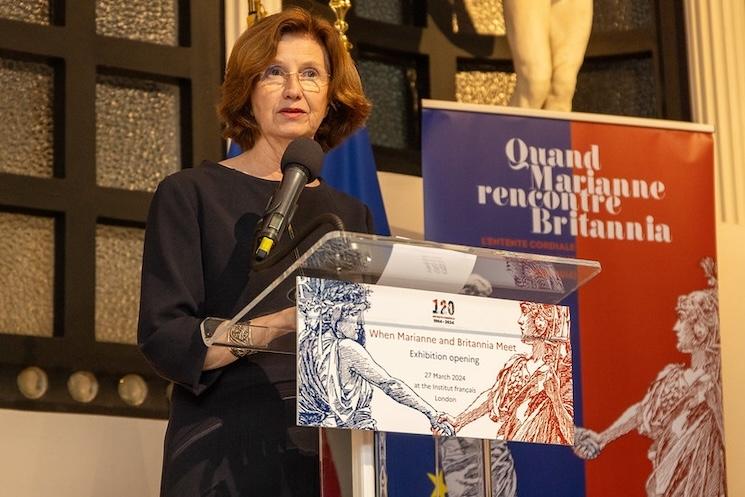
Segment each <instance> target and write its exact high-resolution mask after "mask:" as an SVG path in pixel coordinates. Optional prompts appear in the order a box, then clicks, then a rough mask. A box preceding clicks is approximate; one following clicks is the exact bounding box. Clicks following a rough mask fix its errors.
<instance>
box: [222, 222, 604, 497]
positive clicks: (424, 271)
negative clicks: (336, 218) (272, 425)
mask: <svg viewBox="0 0 745 497" xmlns="http://www.w3.org/2000/svg"><path fill="white" fill-rule="evenodd" d="M402 254H403V256H404V264H403V265H402V264H401V260H402V259H401V258H402ZM405 257H408V259H405ZM463 259H467V260H468V261H469V263H468V264H467V265H466V267H468V268H469V271H470V274H468V275H467V277H465V275H461V280H462V281H464V282H465V283H464V284H462V285H457V286H458V287H457V288H452V281H450V282H449V283H444V281H445V280H447V276H448V275H447V274H443V273H447V272H448V267H449V263H450V262H451V261H458V260H463ZM407 261H408V262H407ZM471 261H473V264H472V266H471V263H470V262H471ZM470 268H472V269H470ZM599 272H600V264H599V263H598V262H596V261H589V260H580V259H571V258H562V257H552V256H545V255H536V254H526V253H517V252H509V251H502V250H491V249H483V248H475V247H466V246H460V245H449V244H442V243H434V242H427V241H418V240H409V239H404V238H392V237H384V236H376V235H368V234H361V233H352V232H340V231H333V232H330V233H327V234H326V235H324V236H323V237H322V238H321V239H320V240H318V242H316V243H315V244H314V245H313V246H312V247H311V248H310V249H308V250H307V251H306V252H305V253H304V254H302V255H301V256H300V257H299V258H298V259H297V260H296V261H294V262H293V263H292V264H291V265H289V267H287V268H286V269H285V270H284V271H283V272H282V274H281V275H280V276H279V277H277V278H276V279H275V280H274V281H273V282H272V283H271V284H269V285H268V286H267V287H266V288H265V289H264V290H263V291H262V292H261V293H260V294H259V295H257V296H256V297H255V298H254V299H253V300H252V301H251V302H249V303H248V305H246V306H245V307H244V308H243V309H242V310H241V311H240V312H239V313H238V314H236V315H235V316H234V317H233V318H232V319H231V321H230V324H231V325H232V324H236V323H240V322H241V321H245V320H247V319H248V317H252V316H260V315H263V314H267V313H269V312H274V311H277V310H279V309H282V308H287V307H292V306H294V288H295V278H296V277H297V276H307V277H314V278H325V279H332V280H345V281H353V282H358V283H367V284H378V283H379V282H380V283H384V284H385V285H386V286H394V287H400V288H410V289H418V290H435V291H450V292H451V293H463V294H471V295H480V296H485V297H492V298H501V299H509V300H521V301H523V300H524V301H531V302H539V303H546V304H556V303H559V302H561V301H562V300H563V299H564V298H565V297H567V296H568V295H570V294H571V293H573V292H574V291H576V290H577V289H578V288H579V287H581V286H582V285H584V284H585V283H587V282H588V281H589V280H590V279H592V278H593V277H594V276H595V275H597V274H598V273H599ZM449 276H452V275H449ZM448 285H451V286H450V287H448ZM266 331H267V332H269V333H270V334H271V336H275V335H281V337H280V338H278V339H276V340H274V341H271V342H269V343H267V344H255V343H252V344H250V345H240V344H237V343H235V342H233V341H231V340H230V339H229V338H228V337H227V336H216V337H215V338H214V341H213V343H212V345H213V346H225V347H232V348H243V349H249V350H251V351H257V352H269V353H276V354H295V353H296V343H295V334H294V333H291V331H294V330H289V329H288V330H280V329H267V330H266ZM322 440H323V443H321V444H320V447H322V448H323V447H326V448H327V449H329V450H331V452H332V454H331V455H329V454H323V453H321V461H322V463H321V471H322V472H324V471H325V470H326V468H324V462H323V461H326V462H328V461H330V460H333V461H335V470H334V473H335V474H336V475H337V476H338V480H339V482H338V483H339V488H340V490H341V495H342V496H344V497H374V496H385V495H387V494H386V491H385V488H383V487H384V485H385V480H386V475H385V463H384V462H385V461H384V453H385V442H384V437H383V438H382V439H381V441H380V443H378V444H377V447H376V444H375V443H374V436H373V433H372V432H370V431H356V430H337V429H325V430H324V433H323V439H322ZM376 449H377V452H378V453H377V455H376ZM435 452H436V453H439V451H438V450H436V451H435ZM484 457H486V454H484ZM381 458H382V460H381ZM350 463H351V464H350ZM482 465H483V461H482ZM437 466H438V465H437V461H436V460H434V461H433V469H432V473H433V474H436V470H435V468H436V467H437ZM487 466H488V465H487ZM347 473H348V474H347ZM378 473H382V474H378ZM326 479H327V478H325V477H324V478H321V480H322V481H324V480H326ZM381 482H382V483H381ZM381 485H382V486H381ZM486 486H487V487H488V484H487V485H486ZM321 490H322V492H321V495H323V494H324V493H325V492H324V491H323V490H324V489H321ZM334 493H337V492H336V491H335V492H334ZM485 495H486V494H485Z"/></svg>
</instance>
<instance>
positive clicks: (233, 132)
mask: <svg viewBox="0 0 745 497" xmlns="http://www.w3.org/2000/svg"><path fill="white" fill-rule="evenodd" d="M289 33H300V34H308V35H310V36H311V37H313V38H314V39H315V40H316V41H318V43H320V45H321V46H322V47H323V48H324V50H325V52H326V54H327V55H328V60H329V65H330V66H331V67H329V71H330V73H331V80H330V81H329V88H328V100H329V105H330V108H329V112H328V114H327V115H326V118H325V119H324V120H323V122H321V126H320V127H319V128H318V131H317V132H316V135H315V139H316V141H318V143H320V144H321V146H322V147H323V149H324V150H328V149H330V148H332V147H334V146H336V145H337V144H338V143H340V142H341V141H342V140H343V139H344V138H346V137H347V136H349V135H350V134H352V133H353V132H354V131H355V130H356V129H357V128H359V127H360V126H362V124H363V123H364V122H365V120H366V119H367V116H368V115H369V114H370V108H371V104H370V102H369V100H367V97H365V94H364V93H363V92H362V83H361V82H360V75H359V73H358V72H357V68H356V67H355V65H354V62H353V61H352V58H351V57H350V56H349V53H347V50H346V48H345V47H344V44H343V42H342V41H341V38H340V36H339V33H337V31H336V30H335V29H334V27H333V26H332V25H331V24H330V23H329V22H328V21H326V20H325V19H323V18H320V17H316V16H314V15H312V14H311V13H310V12H308V11H307V10H304V9H301V8H297V7H294V8H289V9H286V10H284V11H282V12H280V13H279V14H274V15H271V16H268V17H265V18H264V19H262V20H261V21H259V22H257V23H256V24H254V25H253V26H251V27H250V28H248V29H247V30H246V31H244V32H243V34H242V35H241V36H240V37H239V38H238V40H237V41H236V42H235V45H234V46H233V51H232V52H231V54H230V59H229V60H228V67H227V69H226V71H225V81H224V82H223V84H222V95H221V98H220V104H219V105H218V113H219V115H220V119H221V120H222V125H223V136H224V137H225V138H230V139H232V140H233V141H235V142H236V143H238V145H240V146H241V148H242V149H243V150H249V149H251V148H253V146H254V145H255V144H256V140H257V139H258V138H259V136H260V135H261V130H260V129H259V125H258V123H257V122H256V119H255V118H254V116H253V113H252V112H251V95H252V94H253V91H254V88H255V87H256V83H257V82H258V80H259V78H260V77H261V74H262V73H263V71H264V70H265V69H266V68H267V66H268V65H269V64H270V63H271V61H272V59H273V58H274V56H275V55H276V54H277V44H278V43H279V41H280V39H281V38H282V36H283V35H286V34H289Z"/></svg>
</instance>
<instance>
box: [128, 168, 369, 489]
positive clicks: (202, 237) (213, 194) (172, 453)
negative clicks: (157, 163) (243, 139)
mask: <svg viewBox="0 0 745 497" xmlns="http://www.w3.org/2000/svg"><path fill="white" fill-rule="evenodd" d="M277 184H278V183H277V182H275V181H268V180H262V179H259V178H256V177H253V176H249V175H247V174H244V173H241V172H239V171H236V170H234V169H230V168H228V167H225V166H222V165H220V164H217V163H214V162H207V161H205V162H204V163H202V164H201V165H200V166H199V167H196V168H193V169H186V170H183V171H180V172H178V173H176V174H173V175H171V176H169V177H168V178H166V179H165V180H164V181H163V182H162V183H161V184H160V185H159V186H158V189H157V191H156V193H155V196H154V197H153V201H152V204H151V206H150V213H149V216H148V222H147V229H146V234H145V251H144V256H143V264H142V298H141V302H140V323H139V337H138V338H139V344H140V348H141V350H142V352H143V353H144V355H145V357H146V358H147V359H148V361H149V362H150V363H151V364H152V366H153V367H154V368H155V369H156V370H157V371H158V373H159V374H160V375H162V376H163V377H164V378H166V379H168V380H171V381H173V382H174V384H175V386H174V389H173V395H172V399H171V410H170V416H169V422H168V430H167V432H166V438H165V448H164V455H163V476H162V483H161V495H162V496H168V497H171V496H173V497H176V496H178V497H192V496H215V497H217V496H238V495H240V496H242V497H243V496H253V495H256V496H262V497H269V496H282V497H284V496H316V495H318V488H319V474H318V455H317V451H318V445H317V441H318V435H317V432H316V430H315V429H309V428H298V427H296V426H295V411H294V403H295V399H294V396H295V357H294V356H291V357H290V356H278V355H272V354H265V353H259V354H254V355H251V356H248V357H246V358H243V359H239V360H237V361H235V362H233V363H232V364H230V365H228V366H225V367H223V368H220V369H216V370H212V371H202V365H203V364H204V358H205V354H206V353H207V347H206V346H205V345H204V343H203V341H202V338H201V335H200V332H199V325H200V323H201V321H202V320H203V319H204V318H205V317H208V316H212V317H221V318H229V317H232V316H234V315H235V314H236V313H237V312H238V311H239V310H240V309H242V308H243V307H244V306H245V305H246V304H247V303H248V302H249V301H250V300H251V299H252V298H253V297H254V296H256V295H257V294H258V293H259V292H260V291H261V290H262V289H263V288H265V287H266V286H267V285H268V284H269V283H270V282H271V281H273V280H274V279H275V278H276V277H277V276H278V275H279V274H280V273H281V272H282V271H284V269H286V268H287V266H289V265H290V264H291V263H292V262H293V261H294V260H295V257H296V254H297V253H300V254H302V253H303V252H304V251H305V250H306V249H307V248H309V247H310V245H312V244H313V243H314V242H315V241H316V240H317V239H318V238H319V237H320V236H321V235H322V234H323V233H324V232H327V231H330V229H331V227H323V228H319V229H318V230H317V231H316V232H314V233H313V235H312V236H311V237H309V239H308V240H307V241H305V242H304V243H302V244H301V245H300V246H299V248H298V251H297V252H295V251H293V252H292V253H291V255H289V256H288V257H287V258H286V260H284V261H282V262H281V263H279V264H277V265H276V266H274V267H272V268H268V269H266V270H263V271H261V272H251V268H250V261H251V255H252V246H253V236H254V232H255V229H256V224H257V221H258V220H259V218H260V217H261V214H262V212H263V210H264V208H265V207H266V204H267V202H268V200H269V197H270V196H271V194H272V193H273V192H274V190H275V188H276V187H277ZM325 212H333V213H335V214H337V215H338V216H339V217H341V218H342V220H343V221H344V223H345V225H346V227H347V229H348V230H350V231H362V232H370V231H371V228H372V219H371V217H370V212H369V210H368V209H367V207H366V206H365V205H364V204H362V203H360V202H359V201H358V200H356V199H354V198H352V197H350V196H348V195H345V194H343V193H341V192H338V191H336V190H334V189H333V188H331V187H330V186H328V185H327V184H326V183H324V182H321V185H320V186H318V187H315V188H305V190H304V191H303V193H302V194H301V195H300V200H299V202H298V208H297V211H296V214H295V217H294V219H293V221H292V226H293V228H294V231H295V232H296V233H297V232H298V231H301V230H302V229H303V227H304V226H306V225H308V224H309V223H310V222H311V221H312V220H313V219H314V218H315V217H316V216H318V215H320V214H322V213H325ZM289 243H291V241H290V240H289V237H288V236H287V235H285V236H284V237H283V239H282V240H281V241H280V242H279V244H278V246H277V248H275V250H278V249H280V247H282V246H284V245H287V244H289ZM288 305H289V301H288V300H287V299H286V298H284V297H282V298H281V299H276V300H275V301H270V302H267V303H266V304H264V305H263V306H261V308H260V309H256V310H255V312H253V313H252V314H251V315H249V317H256V316H258V315H261V314H267V313H270V312H274V311H278V310H281V309H282V308H285V307H287V306H288Z"/></svg>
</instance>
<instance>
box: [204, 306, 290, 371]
mask: <svg viewBox="0 0 745 497" xmlns="http://www.w3.org/2000/svg"><path fill="white" fill-rule="evenodd" d="M295 313H296V308H295V307H288V308H287V309H283V310H281V311H277V312H273V313H272V314H266V315H264V316H259V317H257V318H254V319H252V320H251V321H250V322H249V326H250V327H251V333H250V339H251V343H250V344H248V345H250V346H255V347H257V348H262V347H266V346H267V345H269V343H271V342H272V341H274V340H276V339H277V338H279V337H281V336H284V335H287V334H288V333H292V332H294V331H295ZM229 322H230V321H223V322H222V323H220V325H219V326H218V327H217V330H215V335H214V336H215V337H217V338H216V340H217V341H222V342H227V341H228V340H227V337H228V336H229V328H228V327H229ZM236 359H238V357H236V356H235V355H234V354H233V353H232V352H231V351H230V348H228V347H223V346H212V347H208V348H207V355H206V356H205V358H204V366H202V370H204V371H206V370H208V369H217V368H221V367H223V366H227V365H228V364H230V363H232V362H234V361H235V360H236Z"/></svg>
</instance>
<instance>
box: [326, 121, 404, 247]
mask: <svg viewBox="0 0 745 497" xmlns="http://www.w3.org/2000/svg"><path fill="white" fill-rule="evenodd" d="M322 175H323V179H325V180H326V181H327V182H328V184H330V185H331V186H333V187H334V188H336V189H337V190H341V191H343V192H345V193H348V194H349V195H352V196H353V197H356V198H358V199H360V200H361V201H363V202H364V203H365V204H367V206H368V207H369V208H370V212H372V215H373V221H374V222H375V232H376V233H377V234H378V235H390V234H391V230H390V228H389V226H388V218H387V217H386V215H385V207H383V196H382V195H381V194H380V184H379V183H378V175H377V169H376V167H375V158H374V157H373V152H372V145H370V135H369V134H368V132H367V128H362V129H360V130H358V131H357V132H356V133H354V134H353V135H352V136H350V137H349V138H347V139H346V140H344V141H343V142H342V143H341V144H339V145H337V146H336V147H335V148H333V149H331V150H330V151H329V152H328V153H327V154H326V159H325V160H324V163H323V172H322Z"/></svg>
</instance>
